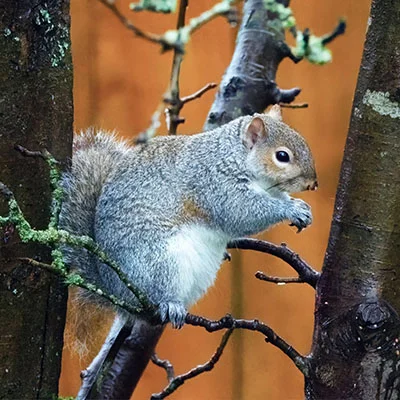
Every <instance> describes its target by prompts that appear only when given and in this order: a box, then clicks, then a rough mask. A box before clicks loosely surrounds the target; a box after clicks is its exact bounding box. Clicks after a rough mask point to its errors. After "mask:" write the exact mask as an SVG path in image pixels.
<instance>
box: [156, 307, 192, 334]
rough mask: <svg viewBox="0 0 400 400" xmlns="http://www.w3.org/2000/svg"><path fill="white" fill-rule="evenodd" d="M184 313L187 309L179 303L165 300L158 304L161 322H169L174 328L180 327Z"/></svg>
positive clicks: (183, 321) (183, 319) (183, 320)
mask: <svg viewBox="0 0 400 400" xmlns="http://www.w3.org/2000/svg"><path fill="white" fill-rule="evenodd" d="M186 314H187V310H186V308H185V307H184V306H183V304H181V303H174V302H166V303H161V304H160V305H159V315H160V319H161V322H162V323H163V324H166V323H167V322H171V325H172V327H173V328H175V329H181V328H182V326H183V324H184V323H185V317H186Z"/></svg>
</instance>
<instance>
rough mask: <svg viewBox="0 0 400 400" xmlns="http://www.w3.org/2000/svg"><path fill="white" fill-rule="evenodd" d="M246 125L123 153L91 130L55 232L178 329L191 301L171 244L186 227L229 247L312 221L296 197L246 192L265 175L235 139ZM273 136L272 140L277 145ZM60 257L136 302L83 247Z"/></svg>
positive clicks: (68, 180)
mask: <svg viewBox="0 0 400 400" xmlns="http://www.w3.org/2000/svg"><path fill="white" fill-rule="evenodd" d="M262 118H263V120H264V122H265V124H266V125H267V126H269V127H270V128H271V127H272V129H270V131H271V132H273V131H274V129H273V127H274V126H275V125H274V124H276V126H279V129H278V130H277V132H278V133H279V135H280V134H281V133H280V132H281V130H282V129H283V128H282V126H283V125H284V124H283V123H281V122H276V121H275V122H274V121H272V119H271V118H270V117H268V116H262ZM251 119H252V117H242V118H239V119H237V120H235V121H232V122H231V123H229V124H227V125H225V126H223V127H221V128H218V129H216V130H213V131H210V132H206V133H202V134H197V135H192V136H175V137H172V136H169V137H158V138H155V139H153V140H151V141H150V142H149V143H148V144H145V145H140V146H136V147H130V148H129V147H127V146H126V145H125V144H121V143H119V142H117V141H116V140H115V139H110V137H108V136H106V135H105V134H104V133H100V134H99V135H96V134H94V133H93V132H92V133H89V134H87V136H86V139H84V140H83V141H85V140H86V141H87V142H89V144H88V145H87V146H83V148H81V149H80V150H78V151H77V152H76V153H75V154H74V158H73V166H72V170H71V172H70V173H68V174H66V175H65V178H64V187H65V190H66V199H65V203H64V205H63V209H62V213H61V226H62V227H63V228H64V229H67V230H69V231H71V232H74V233H79V234H85V235H89V236H91V237H93V238H94V239H95V240H96V241H97V242H98V243H99V245H100V246H101V247H102V248H103V249H104V250H105V251H106V252H107V254H108V255H109V256H110V257H111V258H113V259H114V260H115V261H117V262H118V263H119V265H120V266H121V267H122V269H123V270H124V271H125V273H126V274H128V276H129V277H130V279H131V280H132V281H133V282H134V283H135V285H138V286H139V287H140V288H141V289H142V290H144V292H145V293H146V294H147V295H148V297H149V299H150V300H151V301H152V302H153V303H155V304H157V305H158V306H159V307H160V315H161V317H162V319H163V320H164V321H171V322H172V323H173V325H174V326H178V327H179V326H181V325H182V324H183V320H184V316H185V314H186V307H188V306H189V305H190V304H184V302H183V300H182V299H180V298H179V294H178V293H180V292H181V291H180V285H182V282H181V276H180V269H179V268H178V264H177V260H176V258H174V257H173V256H171V254H170V252H169V250H168V243H170V240H171V238H172V237H174V236H175V235H176V234H178V233H179V232H180V231H181V230H182V228H183V227H184V226H188V225H193V224H194V225H196V224H198V225H199V226H206V227H207V228H210V229H211V230H213V231H215V232H218V234H219V235H220V236H221V237H222V238H223V240H225V242H227V241H228V240H229V239H232V238H236V237H242V236H247V235H253V234H256V233H259V232H261V231H263V230H265V229H267V228H268V227H270V226H271V225H274V224H276V223H279V222H282V221H284V220H288V221H291V222H292V223H294V224H295V225H296V226H298V227H305V226H307V225H309V224H310V223H311V211H310V207H309V206H308V205H307V204H306V203H305V202H303V201H302V200H295V199H292V198H290V197H289V196H288V195H287V194H286V193H284V192H279V191H276V192H268V191H264V190H253V189H252V188H251V183H252V182H255V181H257V180H259V179H262V178H263V177H262V176H257V175H258V172H257V171H258V169H257V168H256V167H254V165H251V161H249V160H250V157H249V155H250V151H249V150H248V148H247V147H246V146H245V145H244V144H243V140H242V138H243V134H244V131H245V129H246V126H247V125H248V124H249V122H250V121H251ZM285 126H286V125H285ZM285 132H286V134H287V135H289V141H290V142H293V143H294V148H297V149H298V152H299V153H301V154H302V157H303V158H304V160H306V161H303V160H300V162H302V163H303V164H304V168H303V169H302V171H303V172H304V174H308V175H310V176H308V175H307V178H310V179H315V170H314V163H313V160H312V156H311V154H310V151H309V149H308V146H307V145H306V143H305V141H304V139H303V138H302V137H301V136H300V135H298V134H297V133H296V132H294V131H292V130H290V128H288V127H287V126H286V129H285ZM288 132H289V133H288ZM291 132H292V133H291ZM270 135H271V136H270V139H269V140H272V139H274V140H277V138H276V137H275V138H273V133H270ZM81 140H82V139H81ZM90 143H92V144H90ZM264 145H265V146H266V145H268V144H265V143H264ZM292 145H293V144H292ZM301 190H303V189H301ZM185 204H186V206H185ZM185 207H186V208H185ZM66 258H67V261H68V262H69V263H70V264H71V265H73V266H74V267H75V268H77V269H78V270H79V271H80V272H81V273H82V274H83V275H84V276H86V277H87V278H88V279H90V280H91V281H93V282H94V283H96V284H97V285H99V286H100V287H102V288H103V289H104V290H106V291H108V292H109V293H112V294H115V295H116V296H120V297H122V298H124V299H125V300H127V301H131V302H135V299H134V298H133V297H132V295H131V293H130V292H129V291H128V290H127V289H126V288H125V286H124V285H123V284H122V283H121V282H120V281H119V279H118V277H117V276H116V275H115V273H114V272H113V271H112V270H110V269H109V268H108V267H107V266H105V265H102V264H101V263H98V262H97V261H96V260H94V259H93V258H92V257H89V256H88V254H87V253H86V252H85V251H83V250H72V249H69V250H66ZM222 258H223V252H221V260H222Z"/></svg>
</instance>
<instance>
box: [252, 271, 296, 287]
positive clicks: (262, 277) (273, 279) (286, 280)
mask: <svg viewBox="0 0 400 400" xmlns="http://www.w3.org/2000/svg"><path fill="white" fill-rule="evenodd" d="M255 277H256V278H257V279H259V280H260V281H265V282H272V283H276V284H277V285H285V284H286V283H304V281H303V279H301V278H300V277H286V278H284V277H280V276H270V275H265V274H264V272H261V271H257V272H256V274H255Z"/></svg>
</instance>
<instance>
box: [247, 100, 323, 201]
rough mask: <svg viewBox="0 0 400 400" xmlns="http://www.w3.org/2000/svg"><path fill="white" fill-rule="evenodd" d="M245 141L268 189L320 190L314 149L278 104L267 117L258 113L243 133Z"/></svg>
mask: <svg viewBox="0 0 400 400" xmlns="http://www.w3.org/2000/svg"><path fill="white" fill-rule="evenodd" d="M242 140H243V143H244V145H245V147H246V148H247V150H248V152H249V153H248V162H249V166H250V168H251V170H252V171H253V173H254V174H255V177H256V179H257V181H259V183H260V182H262V186H263V189H264V190H266V191H271V192H272V191H273V192H276V191H278V192H286V193H294V192H301V191H303V190H315V189H316V188H317V186H318V182H317V175H316V172H315V164H314V159H313V156H312V154H311V151H310V148H309V147H308V145H307V143H306V141H305V140H304V138H303V137H302V136H300V135H299V134H298V133H297V132H296V131H294V130H293V129H291V128H290V127H289V126H288V125H286V124H285V123H284V122H283V121H282V115H281V110H280V107H279V106H278V105H275V106H273V107H272V108H271V110H270V111H269V112H268V113H267V114H254V115H253V116H252V118H251V120H250V122H249V123H248V124H247V125H246V126H245V128H244V130H243V131H242Z"/></svg>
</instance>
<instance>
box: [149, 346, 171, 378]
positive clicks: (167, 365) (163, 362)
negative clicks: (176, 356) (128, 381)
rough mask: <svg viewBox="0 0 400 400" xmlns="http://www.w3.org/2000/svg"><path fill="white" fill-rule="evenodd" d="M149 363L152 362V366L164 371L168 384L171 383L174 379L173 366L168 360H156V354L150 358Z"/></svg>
mask: <svg viewBox="0 0 400 400" xmlns="http://www.w3.org/2000/svg"><path fill="white" fill-rule="evenodd" d="M151 361H152V362H153V364H155V365H157V366H159V367H161V368H163V369H165V372H166V373H167V379H168V382H169V383H171V382H172V380H173V379H174V378H175V371H174V366H173V365H172V364H171V362H170V361H169V360H161V359H160V358H158V356H157V354H156V353H154V354H153V355H152V356H151Z"/></svg>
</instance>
